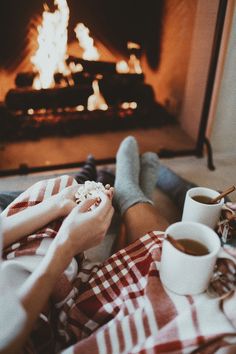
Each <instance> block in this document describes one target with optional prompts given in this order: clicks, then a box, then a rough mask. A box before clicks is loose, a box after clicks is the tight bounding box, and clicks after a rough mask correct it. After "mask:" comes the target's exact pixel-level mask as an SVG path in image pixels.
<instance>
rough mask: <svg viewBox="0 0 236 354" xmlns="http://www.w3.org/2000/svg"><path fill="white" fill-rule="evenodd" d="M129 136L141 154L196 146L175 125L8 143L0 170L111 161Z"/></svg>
mask: <svg viewBox="0 0 236 354" xmlns="http://www.w3.org/2000/svg"><path fill="white" fill-rule="evenodd" d="M128 135H133V136H135V137H136V138H137V140H138V143H139V147H140V152H141V153H143V152H145V151H155V152H157V153H158V152H160V151H161V150H162V149H168V150H173V151H178V150H185V149H186V150H189V149H193V148H194V146H195V144H194V142H193V141H192V140H191V139H190V138H189V136H187V135H186V133H184V132H183V131H182V130H181V129H180V127H179V126H178V125H168V126H165V127H162V128H152V129H135V130H125V131H118V132H106V133H98V134H83V135H79V136H74V137H69V138H68V137H52V138H44V139H41V140H38V141H22V142H10V143H4V144H3V143H2V144H1V145H0V170H5V169H17V168H19V166H20V165H21V164H26V165H27V166H28V167H36V166H50V165H58V164H68V163H75V162H81V161H84V160H85V159H86V157H87V155H88V154H89V153H92V154H93V155H94V156H95V158H96V159H98V160H99V159H109V158H114V157H115V155H116V151H117V149H118V147H119V144H120V142H121V141H122V140H123V139H124V138H125V137H126V136H128Z"/></svg>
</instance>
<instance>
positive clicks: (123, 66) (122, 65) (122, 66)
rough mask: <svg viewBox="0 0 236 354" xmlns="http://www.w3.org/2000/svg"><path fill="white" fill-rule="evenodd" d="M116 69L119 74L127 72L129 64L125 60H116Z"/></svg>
mask: <svg viewBox="0 0 236 354" xmlns="http://www.w3.org/2000/svg"><path fill="white" fill-rule="evenodd" d="M116 71H117V72H118V73H119V74H128V72H129V65H128V63H127V62H126V61H125V60H121V61H118V63H116Z"/></svg>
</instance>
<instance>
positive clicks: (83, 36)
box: [75, 23, 100, 60]
mask: <svg viewBox="0 0 236 354" xmlns="http://www.w3.org/2000/svg"><path fill="white" fill-rule="evenodd" d="M75 34H76V37H77V39H78V41H79V45H80V47H81V48H82V49H84V53H83V55H82V57H83V59H85V60H98V59H99V57H100V55H99V53H98V50H97V48H96V47H95V45H94V40H93V38H92V37H90V35H89V29H88V28H87V27H86V26H85V25H84V24H83V23H78V24H77V26H76V27H75Z"/></svg>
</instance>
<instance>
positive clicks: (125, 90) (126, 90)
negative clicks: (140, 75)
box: [99, 82, 155, 106]
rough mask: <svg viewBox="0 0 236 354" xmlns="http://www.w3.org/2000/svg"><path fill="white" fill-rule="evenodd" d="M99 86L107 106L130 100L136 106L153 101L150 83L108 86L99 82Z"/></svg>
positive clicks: (150, 103)
mask: <svg viewBox="0 0 236 354" xmlns="http://www.w3.org/2000/svg"><path fill="white" fill-rule="evenodd" d="M99 87H100V90H101V93H102V94H103V96H104V97H105V99H106V102H107V103H108V105H109V106H112V105H117V104H120V103H122V102H132V101H135V102H137V103H138V106H139V103H142V105H152V104H153V103H154V102H155V98H154V92H153V89H152V87H151V86H150V85H146V84H139V85H132V86H131V85H127V86H122V85H120V86H118V85H117V86H109V85H103V83H102V82H100V83H99Z"/></svg>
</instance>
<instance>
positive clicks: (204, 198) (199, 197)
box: [191, 195, 212, 204]
mask: <svg viewBox="0 0 236 354" xmlns="http://www.w3.org/2000/svg"><path fill="white" fill-rule="evenodd" d="M191 198H192V199H193V200H195V201H196V202H198V203H202V204H212V198H211V197H208V196H207V195H194V196H192V197H191Z"/></svg>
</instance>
